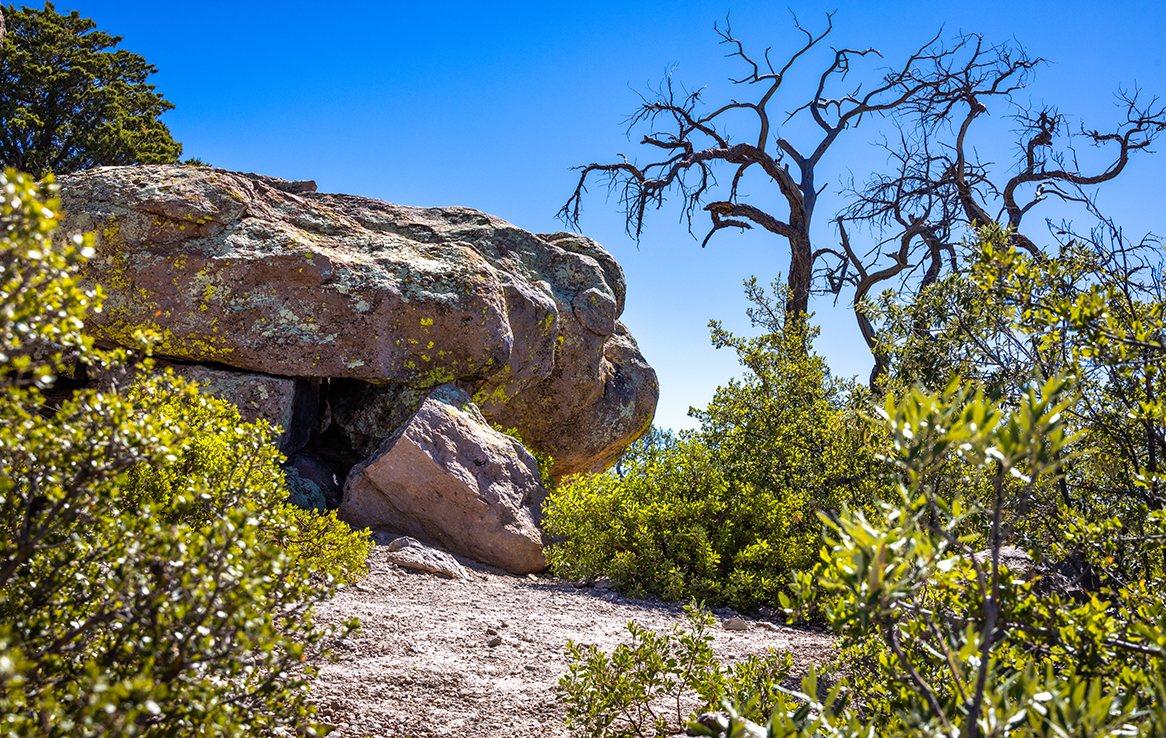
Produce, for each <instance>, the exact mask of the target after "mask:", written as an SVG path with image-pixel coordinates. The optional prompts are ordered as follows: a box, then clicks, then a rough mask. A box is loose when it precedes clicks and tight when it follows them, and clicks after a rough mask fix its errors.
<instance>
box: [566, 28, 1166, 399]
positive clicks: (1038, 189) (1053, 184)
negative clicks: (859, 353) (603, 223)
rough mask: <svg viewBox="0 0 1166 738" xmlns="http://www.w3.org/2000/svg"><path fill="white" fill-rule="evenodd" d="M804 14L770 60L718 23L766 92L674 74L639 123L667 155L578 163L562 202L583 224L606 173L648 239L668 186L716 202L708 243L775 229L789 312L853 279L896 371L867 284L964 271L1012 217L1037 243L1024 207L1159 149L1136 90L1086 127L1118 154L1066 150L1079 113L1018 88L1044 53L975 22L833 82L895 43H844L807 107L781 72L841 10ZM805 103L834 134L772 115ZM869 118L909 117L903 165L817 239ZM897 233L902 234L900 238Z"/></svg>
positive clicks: (1105, 176) (1155, 119) (674, 192)
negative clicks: (998, 132)
mask: <svg viewBox="0 0 1166 738" xmlns="http://www.w3.org/2000/svg"><path fill="white" fill-rule="evenodd" d="M794 24H795V27H796V28H797V29H798V31H799V32H800V33H801V34H802V35H803V36H804V39H803V41H802V43H801V45H800V46H799V47H798V48H797V49H796V50H794V51H793V53H791V54H789V55H788V56H787V57H785V58H784V59H785V61H784V64H782V65H781V66H780V67H778V66H777V65H776V64H775V63H773V62H772V60H771V56H770V52H771V49H767V50H766V51H765V53H764V55H763V56H762V57H761V58H760V60H758V58H756V57H754V56H750V55H749V53H747V52H746V50H745V47H744V44H743V43H742V42H741V41H740V40H739V39H737V38H736V36H734V34H733V31H732V28H731V27H730V26H729V25H728V23H727V22H726V25H725V28H724V30H721V29H720V28H719V27H716V26H714V29H715V30H716V33H717V34H718V35H719V36H720V39H721V41H720V42H721V43H722V44H726V45H728V46H729V48H730V50H731V51H730V53H729V54H728V56H729V57H732V58H736V59H739V60H740V61H741V63H742V64H743V65H744V67H745V71H746V73H745V75H744V76H742V77H741V78H739V79H733V80H731V81H732V82H733V83H735V84H739V85H744V86H746V87H749V88H755V89H756V90H757V94H756V95H755V96H754V97H753V98H752V99H750V100H732V101H730V102H728V103H726V104H724V105H722V106H720V107H718V108H715V109H711V110H707V111H706V110H705V109H704V107H703V101H702V100H701V92H700V91H697V92H693V93H681V92H678V91H677V89H676V87H675V86H674V83H673V81H672V79H671V78H668V79H666V80H665V82H664V84H663V85H662V86H661V89H660V90H659V91H657V93H656V94H655V96H654V97H653V98H647V97H645V98H644V101H643V104H642V105H641V106H640V108H639V109H638V110H637V111H636V112H635V113H634V114H633V115H632V116H631V118H630V124H629V132H630V131H631V130H634V129H636V128H639V127H647V128H648V131H647V133H645V134H644V136H643V138H642V140H641V144H643V145H646V146H648V147H649V149H650V150H651V151H653V152H658V153H659V155H658V156H656V157H653V158H652V159H651V160H650V161H649V162H647V163H640V162H635V161H628V160H627V159H626V158H624V159H623V161H619V162H615V163H610V164H597V163H593V164H589V165H587V166H583V167H580V168H579V170H580V174H579V179H578V182H577V184H576V187H575V191H574V193H573V194H572V195H571V197H570V198H569V199H568V201H567V203H566V204H565V205H564V206H563V208H562V210H561V211H560V213H559V214H560V217H562V218H563V219H564V220H565V221H566V222H567V223H568V224H569V225H571V226H573V227H578V222H579V217H580V208H581V204H582V198H583V194H584V193H585V192H586V191H587V184H588V182H589V180H594V179H595V178H598V179H600V181H603V182H605V183H606V184H607V186H608V188H609V190H612V191H617V192H619V197H620V202H621V204H622V206H623V208H624V211H625V216H626V228H627V231H628V233H629V234H630V235H632V236H633V237H635V238H637V239H638V238H639V237H640V235H641V234H642V231H643V226H644V217H645V214H646V213H647V211H648V210H649V209H655V208H659V207H661V206H662V205H663V204H664V202H665V201H666V200H667V199H668V198H675V199H679V200H680V202H681V204H682V207H683V208H684V212H685V215H686V217H687V219H688V222H689V226H690V228H691V227H692V226H693V224H694V218H695V217H696V216H697V215H698V213H700V212H701V211H703V212H706V213H708V217H709V225H708V230H707V232H706V235H705V237H704V240H703V241H702V244H701V245H702V246H704V245H707V244H708V242H709V240H710V239H711V238H712V237H713V235H715V234H716V233H717V232H719V231H721V230H724V229H726V228H740V229H751V228H753V227H761V228H763V229H765V230H766V231H768V232H770V233H772V234H773V235H775V236H777V237H778V238H779V239H781V240H782V241H784V242H785V244H786V245H787V246H788V249H789V255H790V267H789V274H788V283H789V293H788V301H787V304H786V310H787V311H788V312H789V313H791V314H797V315H804V314H805V313H806V311H807V308H808V302H809V296H810V295H811V294H814V293H818V294H834V295H835V296H838V295H841V294H842V293H843V291H844V290H845V291H847V292H850V291H852V293H851V297H852V298H853V305H854V307H855V314H856V318H857V320H858V324H859V328H860V330H861V331H862V335H863V338H864V339H865V341H866V343H867V346H868V347H869V348H870V350H871V351H872V353H873V354H874V356H875V360H876V366H875V371H874V372H873V373H872V383H873V382H875V381H876V380H877V378H878V377H879V376H880V375H881V374H882V372H883V371H884V369H885V366H886V360H885V357H883V356H882V355H881V353H880V349H879V347H878V336H877V331H876V328H875V326H874V325H873V323H872V322H871V320H870V317H869V316H868V315H867V314H866V313H865V312H864V311H863V309H862V306H863V304H864V302H865V299H866V298H867V297H868V296H869V295H872V294H875V293H876V292H877V290H879V289H885V288H887V287H896V288H897V289H899V290H900V291H902V292H904V293H905V294H906V295H909V294H911V293H913V292H914V291H916V290H918V289H921V288H923V287H926V286H927V285H928V284H931V283H933V282H935V281H936V280H938V279H939V278H940V277H941V275H943V274H945V273H946V271H950V270H955V269H958V268H959V259H958V258H957V255H958V251H959V247H960V244H961V243H962V242H963V241H964V240H965V237H966V236H967V235H968V232H969V229H970V228H972V227H974V226H977V225H979V226H982V225H986V224H989V223H1000V224H1002V225H1005V226H1007V227H1009V228H1010V229H1012V239H1013V241H1014V243H1015V244H1016V245H1017V246H1018V247H1020V248H1024V249H1026V250H1028V251H1030V252H1032V253H1040V251H1041V250H1040V247H1039V246H1038V245H1037V241H1035V240H1033V237H1031V236H1028V235H1026V234H1025V232H1024V231H1023V230H1022V225H1027V224H1023V223H1022V222H1023V220H1024V217H1025V215H1026V214H1028V213H1029V212H1030V211H1032V210H1033V209H1034V208H1036V207H1037V206H1038V205H1039V203H1041V202H1042V201H1044V200H1046V199H1049V198H1057V199H1060V200H1064V201H1078V202H1081V203H1089V202H1090V201H1089V192H1088V188H1090V187H1093V186H1095V185H1097V184H1101V183H1103V182H1106V181H1108V180H1110V179H1113V178H1114V177H1116V176H1118V175H1119V174H1120V173H1121V172H1122V170H1123V169H1124V168H1125V166H1126V164H1127V162H1128V161H1129V157H1130V156H1131V154H1133V153H1134V152H1136V151H1139V150H1143V149H1145V148H1146V147H1148V146H1149V145H1150V143H1151V142H1152V141H1153V139H1154V137H1155V136H1156V135H1157V134H1158V133H1160V132H1161V130H1162V129H1163V123H1164V115H1163V111H1162V107H1161V105H1160V104H1159V103H1158V101H1157V100H1156V99H1155V100H1152V101H1150V102H1149V103H1148V104H1144V105H1143V104H1141V103H1140V102H1139V100H1138V96H1137V95H1136V94H1131V95H1126V96H1124V98H1123V99H1124V102H1125V104H1126V121H1125V122H1124V123H1122V124H1121V125H1119V126H1117V128H1116V129H1115V130H1113V131H1112V132H1104V133H1103V132H1099V131H1096V130H1093V131H1085V130H1082V131H1081V132H1080V134H1077V137H1078V138H1080V137H1082V136H1083V137H1084V138H1085V139H1086V140H1087V141H1088V142H1089V143H1091V144H1093V145H1096V146H1103V147H1112V148H1113V149H1114V156H1113V159H1112V162H1111V163H1110V164H1109V165H1108V166H1107V167H1104V168H1103V169H1102V170H1101V171H1098V172H1095V173H1089V172H1085V171H1083V169H1082V167H1080V166H1078V165H1077V159H1076V155H1075V153H1074V152H1073V149H1072V145H1071V144H1072V141H1071V140H1070V141H1069V146H1068V147H1067V148H1066V147H1062V148H1055V145H1056V144H1057V143H1058V142H1061V143H1063V139H1064V138H1066V136H1067V134H1068V130H1067V126H1066V121H1065V118H1064V117H1063V116H1062V115H1061V114H1060V113H1059V112H1058V111H1057V110H1056V109H1054V108H1043V109H1040V110H1037V111H1028V110H1025V109H1022V108H1020V107H1018V106H1017V104H1016V101H1015V98H1016V96H1017V95H1016V93H1017V92H1018V91H1020V90H1021V89H1023V88H1024V87H1026V86H1027V85H1028V84H1029V83H1030V81H1031V79H1032V75H1033V72H1034V69H1035V68H1036V67H1037V66H1038V65H1040V64H1041V63H1042V62H1043V60H1042V59H1040V58H1034V57H1030V56H1028V54H1027V53H1026V52H1025V51H1024V49H1022V48H1020V47H1018V46H1015V45H1013V44H1008V43H1005V44H998V45H988V44H986V43H985V42H984V39H983V38H982V37H981V36H978V35H974V34H970V35H963V36H958V37H956V38H955V39H954V40H952V41H951V42H949V43H946V44H945V43H944V42H942V41H940V39H939V36H938V35H937V36H936V37H935V38H933V39H931V40H929V41H928V42H927V43H926V44H924V45H923V46H922V47H920V48H919V50H918V51H916V52H915V53H914V54H911V55H910V56H909V57H908V58H907V59H906V61H905V62H903V63H902V64H901V65H899V66H897V67H893V68H889V69H884V70H882V71H881V76H880V77H878V78H877V79H875V80H874V81H873V82H867V83H860V84H857V85H856V86H854V88H853V89H852V90H851V91H849V92H845V91H844V92H841V93H835V92H833V90H834V89H835V88H838V87H840V86H841V85H842V84H843V83H845V81H846V80H847V77H848V76H850V75H851V74H858V72H857V71H856V70H854V69H852V63H854V62H857V61H858V60H860V59H863V58H865V57H879V58H881V56H882V55H881V54H879V52H877V51H875V50H874V49H864V50H859V49H850V48H843V49H833V50H832V51H831V55H832V58H831V60H830V61H829V62H826V63H825V64H824V68H823V70H822V72H821V73H820V76H817V84H816V87H815V88H814V89H813V90H812V92H809V93H806V94H807V95H808V97H809V100H808V101H806V102H802V103H801V104H800V105H799V104H797V103H798V102H800V100H799V99H798V97H797V93H790V92H789V91H788V88H787V87H785V86H783V85H784V84H785V83H786V78H787V75H791V70H793V69H794V68H795V66H798V65H804V64H806V63H807V62H808V60H809V59H810V58H811V57H813V54H812V53H811V52H812V51H814V50H815V49H816V48H817V47H819V46H821V45H822V42H823V39H825V38H826V37H827V36H828V35H829V34H830V32H831V30H832V28H833V23H832V16H829V15H828V16H827V24H826V29H825V30H824V31H823V32H822V33H820V34H818V35H814V34H813V33H811V32H810V31H809V30H807V29H806V28H804V27H803V26H802V25H801V24H799V23H798V22H797V19H796V18H795V20H794ZM791 78H792V76H791ZM864 84H865V85H866V89H865V91H864ZM791 95H792V96H793V102H794V104H793V105H790V106H789V107H790V108H792V112H788V113H785V114H779V113H776V112H775V110H774V108H776V106H778V105H780V104H781V103H782V102H783V101H788V99H789V98H790V97H791ZM801 100H805V98H804V97H802V98H801ZM990 105H991V106H993V107H995V108H996V109H997V111H998V112H1002V113H1006V114H1008V113H1011V114H1013V115H1014V116H1015V119H1016V121H1017V122H1018V123H1019V131H1018V133H1019V140H1020V144H1021V145H1020V147H1019V150H1020V157H1019V161H1018V163H1017V166H1016V168H1015V169H1014V170H1013V171H1012V172H1011V173H1010V174H1009V176H1008V177H1007V178H1006V179H1005V180H1004V181H1003V182H1001V181H1000V179H999V176H998V173H997V172H994V171H993V170H992V168H991V166H990V164H988V163H985V162H983V161H981V160H980V159H978V158H977V156H976V154H975V148H974V147H973V145H972V142H971V137H970V132H971V130H972V128H973V124H974V123H975V122H976V121H977V120H979V119H981V117H982V116H985V115H986V114H987V113H988V112H989V106H990ZM799 116H800V117H805V116H809V118H810V120H811V121H812V123H813V124H814V129H815V130H817V131H819V132H820V134H819V135H818V136H817V137H811V139H810V140H807V141H799V142H797V143H795V142H794V141H791V140H789V139H788V138H786V137H784V136H782V135H780V134H778V133H776V131H775V129H776V126H775V125H774V121H776V122H777V123H787V122H789V121H791V120H793V119H795V118H798V117H799ZM869 117H878V118H884V119H886V120H889V121H892V122H893V123H894V125H895V128H896V130H897V140H895V142H894V143H893V144H891V143H888V144H887V149H888V151H890V152H891V154H892V158H891V162H892V167H891V169H890V171H889V172H888V173H885V174H876V175H874V176H873V177H871V179H870V180H869V181H868V182H867V183H865V185H864V186H862V187H860V188H853V187H852V188H851V189H850V192H849V194H850V196H851V198H852V201H851V203H850V205H849V206H847V207H845V208H844V209H843V210H842V212H841V213H840V214H839V215H838V216H837V217H836V218H835V220H836V222H837V224H838V236H839V238H838V241H837V242H836V243H835V242H832V243H830V244H828V245H817V246H816V245H815V244H814V242H813V240H812V237H811V224H812V220H813V214H814V208H815V205H816V203H817V200H818V196H819V195H820V194H821V192H822V189H820V185H819V184H818V183H817V180H818V175H819V174H820V172H819V171H818V167H819V165H820V164H821V162H822V159H823V157H824V155H825V154H826V153H827V151H828V150H829V149H830V146H831V145H832V144H833V143H834V142H835V141H836V140H837V139H838V137H839V136H840V135H841V134H842V132H843V131H845V130H847V129H850V128H856V127H857V126H858V125H859V124H860V123H862V122H863V121H864V119H866V118H869ZM742 125H743V126H744V131H745V132H744V134H743V137H742V138H741V139H740V140H738V139H735V138H734V137H733V135H732V133H731V132H730V126H733V127H734V128H735V131H736V132H740V131H741V130H742V129H741V128H740V126H742ZM1068 138H1070V139H1072V138H1073V137H1072V136H1068ZM721 171H725V172H726V173H731V179H730V178H727V177H726V180H727V181H728V182H729V185H728V186H727V187H725V186H723V185H721V184H720V183H719V182H718V180H717V174H718V173H719V172H721ZM753 173H760V174H761V175H762V178H763V179H764V180H767V181H766V182H765V183H764V184H763V185H761V186H762V187H764V186H768V185H774V186H776V189H777V192H778V194H779V195H780V199H779V202H781V203H782V204H781V206H780V209H779V210H778V211H769V210H764V209H762V208H759V207H756V206H754V205H751V204H748V203H746V202H742V201H741V198H740V197H739V195H742V194H746V193H745V192H744V190H746V189H748V190H749V191H750V192H749V194H754V195H756V194H759V193H757V191H756V190H757V185H755V184H754V182H755V180H753V179H750V180H749V182H748V183H747V184H746V183H745V177H746V175H747V174H750V175H751V176H752V174H753ZM1022 193H1023V194H1024V197H1022ZM993 212H995V213H996V215H995V216H993V215H992V213H993ZM848 222H860V223H862V224H864V225H867V226H869V227H870V230H871V232H873V233H875V234H876V235H877V238H876V239H875V244H874V246H873V247H872V248H870V249H865V250H864V249H860V248H856V247H854V246H853V245H852V243H851V239H850V234H849V233H848V231H847V229H846V223H848ZM888 245H893V248H891V249H889V250H888V249H887V246H888ZM921 329H925V327H921Z"/></svg>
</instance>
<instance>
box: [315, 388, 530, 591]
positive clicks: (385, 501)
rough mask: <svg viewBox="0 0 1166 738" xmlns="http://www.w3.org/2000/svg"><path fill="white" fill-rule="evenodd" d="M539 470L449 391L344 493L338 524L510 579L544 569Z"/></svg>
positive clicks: (362, 468)
mask: <svg viewBox="0 0 1166 738" xmlns="http://www.w3.org/2000/svg"><path fill="white" fill-rule="evenodd" d="M546 494H547V492H546V489H545V488H544V487H543V486H542V483H541V481H540V478H539V472H538V463H537V462H536V461H535V459H534V457H533V456H531V455H530V452H528V451H527V450H526V449H525V448H523V447H522V444H520V443H519V442H518V441H516V440H515V439H513V438H511V437H510V436H507V435H504V434H502V433H499V432H498V431H496V430H494V429H493V428H491V427H490V426H489V425H488V424H487V423H486V422H485V420H484V418H482V416H481V414H480V413H479V412H478V410H477V408H476V407H475V406H474V405H473V404H472V403H471V402H470V397H469V395H468V394H466V393H465V392H464V391H463V390H461V389H458V388H457V387H455V386H453V385H443V386H441V387H438V388H437V389H435V390H434V391H433V392H432V393H430V395H429V397H428V398H427V399H426V400H425V402H424V403H422V405H421V407H420V408H419V409H418V410H417V412H415V413H414V414H413V416H412V417H411V418H410V419H409V421H408V422H407V423H406V424H405V425H404V426H403V427H402V428H401V429H400V430H399V431H398V432H397V433H396V434H395V435H394V436H393V437H392V438H390V439H389V440H387V441H386V442H385V443H384V444H382V445H381V447H380V449H378V451H377V453H376V454H374V455H373V456H372V457H371V458H369V459H368V460H367V461H365V462H363V463H361V464H358V465H357V466H356V467H354V468H353V469H352V471H351V472H350V473H349V475H348V480H347V481H346V482H345V485H344V499H343V501H342V502H341V504H340V509H339V511H338V516H339V517H340V519H341V520H344V521H345V522H347V523H349V524H351V525H353V526H360V527H369V528H381V529H388V530H392V531H395V532H398V533H401V534H403V535H408V536H412V537H415V538H419V539H421V540H427V541H432V542H434V543H437V544H439V545H441V546H442V547H443V548H446V549H448V550H450V551H453V552H454V553H457V554H460V555H463V556H467V557H469V558H473V559H476V560H478V561H481V562H483V563H486V564H490V565H493V566H498V567H500V568H502V569H506V570H507V571H509V572H512V573H515V574H527V573H530V572H534V571H541V570H542V569H545V568H546V566H547V563H546V559H545V558H544V556H543V539H542V532H541V531H540V529H539V519H540V510H541V508H542V503H543V500H544V499H545V498H546Z"/></svg>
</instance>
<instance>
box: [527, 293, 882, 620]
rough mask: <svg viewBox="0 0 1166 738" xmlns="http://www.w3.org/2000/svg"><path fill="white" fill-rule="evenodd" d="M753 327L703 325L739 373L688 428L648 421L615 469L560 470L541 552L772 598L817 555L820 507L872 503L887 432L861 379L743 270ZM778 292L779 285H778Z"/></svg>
mask: <svg viewBox="0 0 1166 738" xmlns="http://www.w3.org/2000/svg"><path fill="white" fill-rule="evenodd" d="M747 290H748V294H749V296H750V298H751V299H752V300H753V302H754V304H755V306H756V307H755V309H754V310H753V311H751V312H750V316H751V317H752V318H753V320H754V323H755V325H757V326H759V327H761V328H763V329H764V331H765V333H763V334H762V335H761V336H759V337H758V338H753V339H741V338H737V337H735V336H733V335H732V334H730V333H728V332H726V331H724V330H723V329H722V328H721V327H720V326H719V325H717V324H715V323H714V324H713V340H714V343H715V344H716V345H718V346H728V347H732V348H733V349H734V350H736V352H737V355H738V357H739V358H740V361H741V363H742V365H743V366H744V367H745V368H746V370H747V372H746V375H745V377H744V378H743V379H741V380H739V381H738V380H733V381H731V382H729V383H728V384H726V385H725V386H722V387H721V388H719V389H718V390H717V393H716V396H715V397H714V399H713V401H712V402H711V403H710V404H709V406H708V408H707V409H705V410H703V411H694V412H693V415H694V416H695V417H697V418H699V419H700V420H701V421H702V428H701V430H700V431H698V432H686V433H681V434H678V435H675V436H673V435H671V434H670V433H666V432H663V431H659V430H653V432H652V433H650V434H649V435H648V436H646V437H645V438H644V439H641V440H640V441H638V442H637V443H636V444H633V445H632V447H630V448H629V452H628V453H627V454H625V457H624V458H623V459H621V460H620V462H619V463H618V464H617V466H616V467H615V471H614V473H609V474H604V475H591V476H579V477H575V478H572V479H570V480H567V481H566V482H564V483H563V484H561V485H560V487H559V488H558V489H557V490H556V491H555V492H554V493H553V494H552V495H551V496H550V498H549V500H548V505H547V509H546V525H547V528H548V530H549V531H550V532H551V533H552V535H555V536H557V537H559V539H560V540H559V542H558V543H556V544H555V545H554V546H553V547H551V549H550V552H549V559H550V561H551V564H552V566H553V567H554V568H555V570H556V571H557V572H559V573H560V575H562V576H565V577H568V578H578V577H586V576H597V575H606V576H609V577H610V578H611V579H612V581H613V582H614V583H615V584H616V586H617V587H619V588H621V589H624V590H627V591H631V592H634V593H652V594H655V595H659V596H662V597H664V598H666V599H671V600H678V599H688V598H697V599H701V600H704V601H707V602H710V603H713V604H718V605H719V604H728V605H731V606H733V607H736V608H741V609H753V608H756V607H758V606H759V605H764V604H776V598H777V594H778V593H779V592H781V591H784V590H786V589H787V588H788V584H789V580H790V573H791V572H795V571H804V570H807V569H810V568H812V567H814V566H815V565H816V564H817V561H818V552H819V550H820V549H821V546H822V540H823V539H822V527H821V523H820V522H819V520H818V517H817V513H818V512H819V511H827V512H830V513H831V514H835V513H837V512H839V511H841V510H842V509H843V508H844V507H846V506H851V507H859V508H862V507H869V506H870V505H871V502H872V500H873V499H874V498H875V497H876V496H878V495H879V494H882V493H883V491H884V490H885V489H886V488H887V486H886V482H885V481H884V480H885V479H886V478H887V474H888V470H887V469H884V468H883V464H882V463H881V462H880V461H879V460H878V458H877V454H878V451H879V450H880V447H881V445H882V443H883V441H882V439H883V437H884V435H885V434H883V433H881V432H880V431H879V430H878V426H877V424H875V423H874V422H872V421H871V420H869V419H867V418H865V417H864V416H863V414H862V413H861V412H860V410H861V408H862V406H863V403H864V402H865V400H864V396H863V394H862V393H861V390H860V389H859V388H857V387H855V386H853V385H851V384H848V383H844V382H838V381H836V380H833V379H832V378H831V377H830V375H829V372H828V371H827V370H826V366H825V363H824V362H823V360H822V359H821V357H819V356H816V355H814V354H813V353H812V352H810V351H809V342H810V341H811V340H812V338H813V332H812V331H810V330H808V329H807V328H805V327H804V326H801V325H790V326H787V325H786V324H785V319H784V313H783V312H782V311H781V310H774V309H773V307H772V301H771V300H770V299H769V298H768V297H767V296H766V295H765V294H764V293H763V292H762V291H761V290H760V289H759V288H758V287H757V285H756V283H755V282H752V281H750V282H749V283H747ZM775 299H777V300H780V292H779V293H778V295H777V297H776V298H775Z"/></svg>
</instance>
